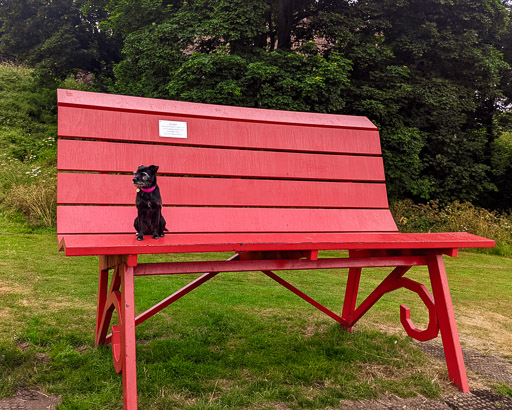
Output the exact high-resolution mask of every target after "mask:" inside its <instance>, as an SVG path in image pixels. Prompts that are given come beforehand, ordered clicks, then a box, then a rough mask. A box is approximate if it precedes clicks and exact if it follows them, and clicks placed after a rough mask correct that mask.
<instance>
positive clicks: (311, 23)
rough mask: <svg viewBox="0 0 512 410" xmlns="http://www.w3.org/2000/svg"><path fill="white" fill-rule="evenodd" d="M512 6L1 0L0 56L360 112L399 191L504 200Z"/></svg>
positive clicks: (229, 100)
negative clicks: (375, 130) (502, 123)
mask: <svg viewBox="0 0 512 410" xmlns="http://www.w3.org/2000/svg"><path fill="white" fill-rule="evenodd" d="M508 3H509V2H508V0H399V1H396V0H381V1H372V0H336V1H334V0H217V1H211V0H74V1H73V0H52V1H49V0H17V1H14V0H4V1H1V0H0V4H1V5H2V7H1V8H0V23H1V24H2V32H1V34H2V36H1V37H0V52H1V53H2V55H4V56H8V57H9V56H10V57H15V58H16V59H17V60H18V61H23V62H26V63H29V64H33V65H34V64H35V65H38V66H39V67H42V68H44V69H45V70H46V72H48V73H50V74H49V75H50V76H51V75H62V74H63V73H69V72H73V70H77V69H79V70H86V71H89V72H94V73H96V72H103V73H105V72H107V73H108V71H109V70H108V67H110V66H111V65H112V63H113V62H116V61H118V63H117V64H115V66H114V69H113V79H112V83H111V86H110V88H109V90H110V91H112V92H117V93H123V94H131V95H140V96H148V97H158V98H172V99H179V100H189V101H196V102H208V103H219V104H230V105H240V106H249V107H263V108H276V109H288V110H300V111H316V112H330V113H342V114H356V115H365V116H368V117H369V118H370V119H371V120H372V121H374V122H375V123H376V125H377V126H378V127H379V129H380V130H381V135H382V148H383V153H384V158H385V166H386V172H387V178H388V187H389V191H390V194H391V196H392V198H396V199H400V198H413V199H415V200H418V199H420V200H428V199H431V198H435V199H439V200H440V201H441V202H445V203H446V202H451V201H453V200H460V201H474V202H478V203H479V204H480V205H486V204H487V205H489V206H500V207H501V206H502V205H501V204H502V203H503V201H500V200H498V197H499V195H500V193H501V192H505V191H506V188H505V185H506V182H505V181H506V178H508V176H509V175H510V174H509V171H508V170H509V169H510V168H512V166H509V165H507V164H506V163H507V161H510V157H509V156H508V154H507V152H508V151H507V148H506V144H505V145H503V144H504V143H503V138H502V137H500V135H502V134H504V132H506V131H507V130H503V129H502V128H500V127H499V126H497V121H496V118H497V116H498V115H499V114H500V112H501V111H506V110H507V109H508V107H510V106H511V103H512V101H511V99H512V69H511V65H512V46H511V44H512V24H511V23H510V9H509V8H507V7H510V4H508ZM116 39H121V40H122V54H121V55H118V54H116V52H117V51H118V50H119V49H118V48H116V47H115V46H116V45H117V44H118V43H116ZM508 131H510V130H509V129H508ZM504 163H505V165H504Z"/></svg>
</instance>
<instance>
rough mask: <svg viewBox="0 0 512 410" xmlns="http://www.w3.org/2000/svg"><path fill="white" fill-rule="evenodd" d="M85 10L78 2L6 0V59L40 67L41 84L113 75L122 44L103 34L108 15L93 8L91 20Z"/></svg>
mask: <svg viewBox="0 0 512 410" xmlns="http://www.w3.org/2000/svg"><path fill="white" fill-rule="evenodd" d="M82 6H83V4H81V2H80V1H75V0H51V1H43V0H3V1H2V2H1V7H0V24H1V34H2V36H1V41H0V54H1V55H2V56H4V58H8V59H11V60H14V61H16V62H19V63H23V64H28V65H30V66H34V67H36V68H37V69H38V72H39V75H40V77H41V79H47V80H51V79H54V78H56V79H63V78H65V77H66V76H68V75H69V74H71V73H73V74H76V73H77V72H79V71H82V72H84V73H93V74H96V75H99V74H105V73H108V72H109V71H111V70H112V66H113V63H115V62H116V61H118V59H119V48H120V44H121V43H120V41H116V40H115V39H114V37H113V36H111V35H109V34H107V33H106V32H103V31H101V30H100V29H99V27H98V24H97V20H98V19H99V18H106V14H105V12H104V11H102V10H101V9H98V8H95V7H93V6H92V5H89V8H88V12H89V14H87V15H86V14H84V11H85V10H82V9H81V7H82ZM88 17H89V18H88Z"/></svg>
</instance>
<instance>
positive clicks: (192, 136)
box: [59, 107, 381, 155]
mask: <svg viewBox="0 0 512 410" xmlns="http://www.w3.org/2000/svg"><path fill="white" fill-rule="evenodd" d="M290 114H291V115H292V116H293V121H295V120H296V119H298V118H300V117H298V116H297V114H298V113H289V114H288V115H290ZM346 118H347V117H346ZM348 118H352V117H348ZM160 120H163V121H180V122H186V123H187V138H186V139H185V138H181V139H180V138H169V137H160V136H159V121H160ZM299 122H300V120H298V121H297V122H293V123H287V124H283V123H279V122H268V121H262V120H260V121H258V120H254V121H233V120H232V119H230V118H229V117H218V118H201V117H198V116H197V115H194V116H190V115H181V116H180V115H179V114H178V115H176V114H175V115H165V114H154V113H135V112H130V111H128V112H126V111H111V110H95V109H84V108H71V107H59V136H60V137H72V138H78V137H83V138H91V137H94V138H96V139H101V140H118V141H138V142H140V141H144V142H153V143H158V144H173V145H174V144H176V145H197V146H209V147H234V148H236V147H239V148H253V149H269V150H280V151H306V152H336V153H348V154H350V153H357V154H367V155H380V154H381V149H380V139H379V132H378V131H377V129H375V128H374V129H371V128H369V129H357V130H354V128H353V127H352V126H350V127H349V128H347V127H346V126H345V127H333V126H323V125H320V124H312V125H307V126H305V125H299ZM354 125H355V124H354ZM363 125H364V124H363Z"/></svg>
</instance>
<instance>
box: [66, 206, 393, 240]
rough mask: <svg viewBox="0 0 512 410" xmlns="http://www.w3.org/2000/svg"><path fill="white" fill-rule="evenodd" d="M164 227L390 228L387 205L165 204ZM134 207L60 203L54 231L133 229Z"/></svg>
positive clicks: (227, 229) (196, 229) (203, 229)
mask: <svg viewBox="0 0 512 410" xmlns="http://www.w3.org/2000/svg"><path fill="white" fill-rule="evenodd" d="M162 214H163V216H164V218H165V219H166V221H167V229H169V232H173V233H183V232H187V233H188V232H212V233H220V232H364V231H371V232H389V231H396V230H397V228H396V225H395V222H394V220H393V217H392V216H391V213H390V212H389V210H387V209H372V210H367V209H309V208H302V209H297V208H189V207H178V208H169V207H167V208H164V209H163V211H162ZM136 216H137V210H136V208H135V206H132V207H126V206H123V207H118V206H59V207H57V220H58V226H57V232H58V233H59V234H62V233H76V234H78V233H130V232H133V233H135V230H134V228H133V220H134V218H135V217H136Z"/></svg>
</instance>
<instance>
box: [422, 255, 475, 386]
mask: <svg viewBox="0 0 512 410" xmlns="http://www.w3.org/2000/svg"><path fill="white" fill-rule="evenodd" d="M427 261H428V271H429V275H430V282H431V284H432V292H433V294H434V300H435V306H436V312H437V320H438V322H439V329H440V330H441V339H442V341H443V347H444V354H445V357H446V365H447V367H448V376H449V377H450V380H452V381H453V382H454V383H455V385H456V386H457V387H458V388H459V389H460V390H461V391H462V392H463V393H468V392H469V385H468V379H467V375H466V367H465V366H464V359H463V357H462V348H461V347H460V340H459V333H458V331H457V325H456V323H455V315H454V313H453V305H452V299H451V296H450V289H449V287H448V279H447V277H446V270H445V267H444V262H443V256H442V255H440V254H431V255H428V257H427Z"/></svg>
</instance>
